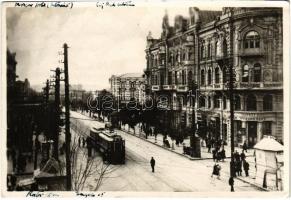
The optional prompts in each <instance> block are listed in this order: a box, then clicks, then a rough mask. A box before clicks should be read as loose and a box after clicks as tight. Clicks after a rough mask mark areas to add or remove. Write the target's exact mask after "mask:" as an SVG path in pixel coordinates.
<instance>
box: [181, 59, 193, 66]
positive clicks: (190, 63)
mask: <svg viewBox="0 0 291 200" xmlns="http://www.w3.org/2000/svg"><path fill="white" fill-rule="evenodd" d="M183 64H184V65H194V60H184V61H183Z"/></svg>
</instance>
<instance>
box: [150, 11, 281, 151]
mask: <svg viewBox="0 0 291 200" xmlns="http://www.w3.org/2000/svg"><path fill="white" fill-rule="evenodd" d="M282 29H283V27H282V9H280V8H223V9H222V11H200V10H199V9H198V8H189V18H184V17H182V16H176V17H175V24H174V26H173V27H172V26H170V25H169V23H168V16H167V14H166V15H165V17H164V18H163V23H162V34H161V37H160V38H159V39H153V38H152V36H151V34H149V36H148V37H147V48H146V58H147V67H146V69H145V74H146V78H147V82H148V85H147V93H150V94H152V95H154V96H157V95H163V96H167V97H168V99H169V106H170V107H171V109H172V110H173V112H175V113H176V114H175V115H174V117H173V119H172V121H173V123H175V124H177V125H179V124H181V123H185V122H184V121H183V118H184V116H185V115H186V119H187V120H185V121H186V126H191V124H193V123H192V122H194V121H195V122H196V123H197V124H199V125H200V126H199V128H200V130H199V131H200V135H204V137H213V138H217V139H218V138H220V139H223V140H225V141H227V142H228V141H230V101H229V93H228V92H229V91H228V86H229V80H228V79H229V69H230V67H231V68H232V69H233V74H234V75H235V80H233V81H234V86H235V87H234V91H233V95H234V110H235V112H234V120H235V121H234V135H235V143H236V144H239V143H242V142H244V141H245V140H246V141H247V142H248V144H249V146H253V145H254V144H255V143H256V142H257V141H259V140H260V139H261V138H262V136H263V135H266V134H270V135H273V136H275V137H276V138H277V139H278V140H283V107H282V105H283V86H282V85H283V84H282V83H283V59H282V49H283V48H282V44H283V38H282V37H283V33H282ZM194 88H196V89H194ZM190 89H192V91H195V93H194V94H193V95H195V101H191V98H187V94H189V91H190ZM193 102H196V103H195V104H194V105H193ZM193 107H195V109H194V111H195V112H193ZM193 113H195V115H194V116H195V120H194V119H193V118H192V115H193ZM181 119H182V121H181ZM202 125H203V127H204V128H203V129H202V128H201V127H202ZM195 126H196V125H195Z"/></svg>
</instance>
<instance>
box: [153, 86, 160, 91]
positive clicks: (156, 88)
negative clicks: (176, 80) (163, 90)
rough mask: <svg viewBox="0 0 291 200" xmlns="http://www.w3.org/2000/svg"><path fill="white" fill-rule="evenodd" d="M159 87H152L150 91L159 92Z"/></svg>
mask: <svg viewBox="0 0 291 200" xmlns="http://www.w3.org/2000/svg"><path fill="white" fill-rule="evenodd" d="M159 90H160V86H159V85H152V91H159Z"/></svg>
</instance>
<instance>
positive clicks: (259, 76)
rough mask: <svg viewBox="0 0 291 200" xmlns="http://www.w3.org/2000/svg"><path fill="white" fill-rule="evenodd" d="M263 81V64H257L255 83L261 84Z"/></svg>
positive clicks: (255, 67)
mask: <svg viewBox="0 0 291 200" xmlns="http://www.w3.org/2000/svg"><path fill="white" fill-rule="evenodd" d="M260 81H261V64H260V63H256V64H255V65H254V82H260Z"/></svg>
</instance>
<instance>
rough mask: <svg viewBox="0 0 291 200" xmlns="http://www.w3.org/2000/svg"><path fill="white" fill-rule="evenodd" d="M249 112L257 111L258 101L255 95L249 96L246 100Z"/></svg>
mask: <svg viewBox="0 0 291 200" xmlns="http://www.w3.org/2000/svg"><path fill="white" fill-rule="evenodd" d="M246 106H247V107H246V109H247V111H253V110H257V99H256V97H255V95H253V94H249V95H248V96H247V98H246Z"/></svg>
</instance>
